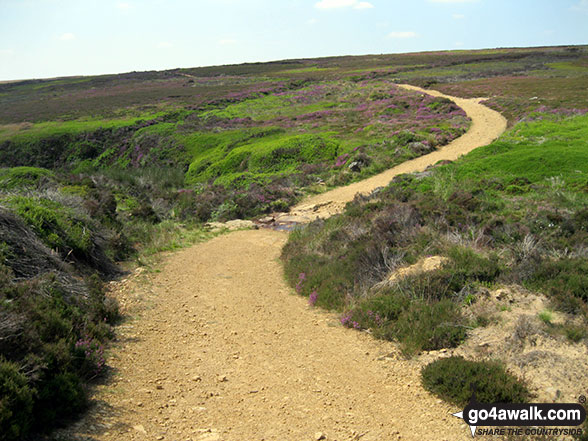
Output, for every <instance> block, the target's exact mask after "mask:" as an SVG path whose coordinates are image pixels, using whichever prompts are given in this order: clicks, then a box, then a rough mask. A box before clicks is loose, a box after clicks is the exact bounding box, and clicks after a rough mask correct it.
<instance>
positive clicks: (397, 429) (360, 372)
mask: <svg viewBox="0 0 588 441" xmlns="http://www.w3.org/2000/svg"><path fill="white" fill-rule="evenodd" d="M427 93H432V94H435V95H441V94H436V93H434V92H430V91H427ZM452 99H454V98H452ZM454 101H456V102H457V103H458V105H460V106H461V107H462V108H463V109H464V110H465V111H466V112H467V113H468V115H469V116H470V117H471V118H472V120H473V125H472V128H471V129H470V131H469V132H468V133H467V134H466V135H464V136H463V137H462V138H460V139H458V140H456V141H455V142H454V143H452V144H451V145H449V146H448V147H446V148H444V149H442V150H440V151H437V152H434V153H432V154H430V155H427V156H424V157H422V158H418V159H416V160H414V161H410V162H408V163H405V164H402V165H400V166H398V167H396V168H394V169H392V170H389V171H387V172H385V173H383V174H381V175H378V176H374V177H373V178H371V179H368V180H367V181H364V182H361V183H358V184H354V185H351V186H348V187H344V188H341V189H337V190H334V191H332V192H329V193H325V194H322V195H320V196H317V197H315V198H313V199H311V200H309V201H306V202H305V203H304V204H301V205H300V206H298V207H296V208H295V209H294V210H293V216H294V217H295V218H296V220H297V221H305V220H309V219H311V218H313V217H316V216H317V215H318V216H329V215H331V214H333V213H335V212H337V211H339V210H341V208H342V207H343V206H344V204H345V203H346V202H347V201H349V200H351V199H352V198H353V196H354V195H355V194H356V193H357V192H368V191H370V190H372V189H374V188H376V187H379V186H382V185H385V184H387V183H388V182H389V181H390V180H391V179H392V178H393V177H394V176H395V175H396V174H398V173H406V172H412V171H418V170H423V169H424V168H426V167H427V166H428V165H430V164H434V163H436V162H437V161H439V160H442V159H455V158H457V157H458V156H459V155H461V154H464V153H466V152H468V151H470V150H472V149H474V148H476V147H478V146H481V145H484V144H487V143H489V142H490V141H492V140H493V139H494V138H496V137H497V136H498V135H499V134H500V133H501V132H502V131H503V130H504V129H505V127H506V121H505V120H504V118H502V117H501V116H500V115H499V114H497V113H496V112H494V111H492V110H489V109H487V108H486V107H484V106H482V105H480V104H479V103H478V101H477V100H462V99H457V98H455V99H454ZM290 216H292V214H291V215H290ZM286 240H287V233H284V232H279V231H274V230H269V229H260V230H248V231H237V232H233V233H230V234H227V235H224V236H220V237H217V238H215V239H213V240H211V241H209V242H206V243H203V244H200V245H196V246H194V247H192V248H189V249H185V250H183V251H180V252H178V253H175V254H171V255H169V256H167V257H165V259H164V262H163V264H162V266H161V271H160V272H155V273H143V274H142V275H141V276H139V277H137V278H135V279H133V280H128V281H124V282H121V283H119V284H117V286H116V289H115V292H116V296H117V297H118V298H119V300H120V302H121V304H122V305H123V309H125V310H126V311H127V312H128V313H130V314H134V318H133V319H132V320H130V321H127V323H126V324H124V325H122V326H120V327H119V329H118V333H119V342H118V343H117V344H116V346H115V348H114V350H113V351H112V356H111V358H110V360H109V361H108V363H109V365H110V366H113V369H114V370H115V373H114V375H113V378H112V380H111V381H110V382H109V383H108V384H105V385H103V386H99V387H98V388H97V390H96V393H95V403H96V404H95V406H94V408H93V410H92V411H91V412H89V414H88V415H87V416H86V417H85V418H84V419H83V420H82V421H80V422H79V423H77V424H76V425H75V426H74V428H73V430H74V432H75V433H76V434H77V435H78V436H79V437H82V438H85V437H90V438H91V439H99V440H151V439H157V440H163V439H165V440H208V441H211V440H240V441H249V440H281V441H282V440H285V441H287V440H297V441H298V440H318V439H327V440H360V439H361V440H365V441H367V440H374V441H376V440H378V441H379V440H395V439H402V440H429V441H430V440H452V441H455V440H466V439H470V438H471V435H470V434H469V430H468V428H467V427H466V426H465V425H464V424H463V421H462V420H459V419H457V418H455V417H453V416H451V413H452V412H456V411H458V409H455V408H452V407H450V406H448V405H447V404H445V403H443V402H441V401H440V400H438V399H436V398H435V397H433V396H431V395H429V394H428V393H427V392H426V391H424V390H423V389H422V387H421V386H420V379H419V375H420V372H419V369H418V366H419V364H418V362H417V361H408V360H403V359H402V357H401V356H400V354H399V352H398V350H397V349H396V347H395V346H394V345H393V344H392V343H387V342H380V341H376V340H374V339H372V338H371V337H370V336H369V335H368V334H366V333H359V332H355V331H352V330H349V329H346V328H343V327H342V326H341V325H340V324H339V322H338V319H337V317H335V316H334V315H332V314H330V313H326V312H324V311H320V310H316V309H314V308H311V307H309V306H308V305H307V303H306V301H305V299H303V298H300V297H298V296H296V295H295V294H293V292H292V290H291V289H290V288H289V287H288V286H287V285H286V284H285V282H284V280H283V275H282V269H281V265H280V263H279V261H278V257H279V254H280V250H281V248H282V246H283V245H284V243H285V242H286Z"/></svg>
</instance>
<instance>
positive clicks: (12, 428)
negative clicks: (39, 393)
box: [0, 358, 36, 441]
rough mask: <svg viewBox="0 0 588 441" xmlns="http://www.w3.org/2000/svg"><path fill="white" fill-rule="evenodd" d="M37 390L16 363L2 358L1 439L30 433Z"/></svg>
mask: <svg viewBox="0 0 588 441" xmlns="http://www.w3.org/2000/svg"><path fill="white" fill-rule="evenodd" d="M35 392H36V391H35V390H34V389H31V388H30V386H29V382H28V379H27V378H26V377H25V376H24V375H23V374H22V373H21V372H20V371H19V369H18V366H17V365H16V364H15V363H11V362H8V361H5V360H4V359H3V358H0V440H2V441H4V440H6V441H9V440H16V439H21V438H23V437H24V436H26V435H27V434H28V432H29V430H30V429H31V426H32V422H33V399H34V397H35Z"/></svg>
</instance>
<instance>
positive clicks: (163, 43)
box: [155, 41, 174, 49]
mask: <svg viewBox="0 0 588 441" xmlns="http://www.w3.org/2000/svg"><path fill="white" fill-rule="evenodd" d="M155 47H156V48H157V49H169V48H171V47H174V45H173V44H171V43H170V42H168V41H160V42H159V43H157V45H156V46H155Z"/></svg>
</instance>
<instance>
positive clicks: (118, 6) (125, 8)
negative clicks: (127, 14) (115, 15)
mask: <svg viewBox="0 0 588 441" xmlns="http://www.w3.org/2000/svg"><path fill="white" fill-rule="evenodd" d="M131 7H132V6H131V4H130V3H126V2H119V3H117V4H116V9H120V10H121V11H128V10H129V9H131Z"/></svg>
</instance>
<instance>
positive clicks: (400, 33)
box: [388, 31, 418, 39]
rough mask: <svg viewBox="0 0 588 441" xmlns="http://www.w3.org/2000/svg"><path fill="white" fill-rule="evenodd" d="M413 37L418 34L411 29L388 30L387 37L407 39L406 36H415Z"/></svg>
mask: <svg viewBox="0 0 588 441" xmlns="http://www.w3.org/2000/svg"><path fill="white" fill-rule="evenodd" d="M415 37H418V34H417V33H416V32H413V31H394V32H390V33H389V34H388V38H401V39H407V38H415Z"/></svg>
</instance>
